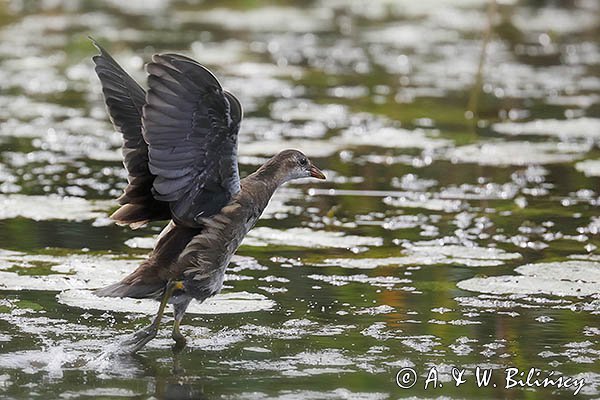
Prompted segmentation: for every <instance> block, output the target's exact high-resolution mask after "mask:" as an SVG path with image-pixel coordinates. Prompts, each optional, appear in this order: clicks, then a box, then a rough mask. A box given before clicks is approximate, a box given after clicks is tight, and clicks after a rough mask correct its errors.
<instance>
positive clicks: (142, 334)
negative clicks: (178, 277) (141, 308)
mask: <svg viewBox="0 0 600 400" xmlns="http://www.w3.org/2000/svg"><path fill="white" fill-rule="evenodd" d="M182 288H183V282H181V281H169V283H167V288H166V289H165V294H164V295H163V297H162V299H161V301H160V306H159V307H158V312H157V313H156V317H154V320H153V321H152V323H151V324H150V325H148V326H147V327H145V328H142V329H140V330H139V331H137V332H135V333H133V334H132V335H131V337H129V338H127V339H126V340H124V341H123V342H121V347H122V348H123V349H125V350H127V351H130V352H132V353H135V352H136V351H138V350H140V349H141V348H142V347H144V345H146V343H148V342H149V341H151V340H152V339H154V338H155V337H156V334H157V332H158V327H159V325H160V321H161V320H162V317H163V314H164V312H165V307H166V306H167V304H168V303H169V299H170V298H171V296H172V295H173V292H174V291H175V290H178V289H182ZM174 332H175V331H174ZM177 332H179V326H177ZM173 334H175V333H173ZM179 335H181V333H179ZM173 338H174V339H175V336H173ZM182 338H183V336H182ZM175 340H176V341H177V339H175ZM183 340H184V345H185V339H183Z"/></svg>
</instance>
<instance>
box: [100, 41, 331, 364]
mask: <svg viewBox="0 0 600 400" xmlns="http://www.w3.org/2000/svg"><path fill="white" fill-rule="evenodd" d="M90 40H91V41H92V43H93V45H94V46H95V47H96V48H97V50H98V51H99V54H97V55H95V56H94V57H92V60H93V62H94V64H95V67H94V69H95V72H96V74H97V76H98V78H99V80H100V83H101V86H102V93H103V95H104V100H105V104H106V108H107V111H108V114H109V117H110V120H111V122H112V123H113V126H114V128H115V129H116V130H117V131H118V132H120V133H121V134H122V136H123V145H122V154H123V165H124V167H125V169H126V171H127V175H128V176H127V186H126V187H125V189H124V191H123V194H122V195H121V196H120V197H119V198H118V199H117V201H118V203H119V205H120V207H119V208H118V209H117V210H116V211H115V212H114V213H113V214H112V215H111V216H110V218H111V219H112V220H114V221H115V222H116V223H117V224H119V225H123V226H129V227H130V228H132V229H137V228H140V227H142V226H144V225H146V224H148V223H149V222H154V221H168V223H167V224H166V226H165V228H164V229H163V230H162V231H161V233H160V234H159V236H158V239H157V241H156V244H155V246H154V248H153V250H152V251H151V253H150V254H149V256H148V257H147V258H146V259H145V260H144V261H142V262H141V264H140V265H139V266H138V267H137V269H135V270H134V271H133V272H132V273H131V274H129V275H127V276H126V277H125V278H123V279H122V280H121V281H119V282H117V283H115V284H112V285H109V286H106V287H103V288H100V289H96V290H95V291H94V293H95V294H96V295H97V296H106V297H130V298H136V299H142V298H150V299H155V300H159V301H160V305H159V307H158V312H157V313H156V316H155V317H154V319H153V320H152V322H151V324H150V325H148V326H146V327H144V328H142V329H140V330H138V331H136V332H134V333H133V334H132V335H130V336H129V337H128V338H127V339H125V340H123V341H122V343H121V347H122V348H123V349H125V350H127V351H130V352H137V351H138V350H140V349H142V348H143V347H144V346H145V345H146V344H147V343H148V342H149V341H150V340H152V339H153V338H154V337H156V335H157V333H158V329H159V326H160V323H161V320H162V317H163V314H164V312H165V308H166V307H167V305H168V304H171V305H172V306H173V317H174V322H173V329H172V334H171V336H172V338H173V340H174V341H175V343H174V346H173V347H174V349H182V348H184V347H185V346H186V338H185V337H184V336H183V335H182V333H181V331H180V324H181V321H182V319H183V317H184V314H185V312H186V309H187V307H188V305H189V304H190V302H191V301H192V300H196V301H199V302H203V301H204V300H206V299H207V298H209V297H211V296H214V295H216V294H217V293H219V292H220V290H221V288H222V287H223V280H224V275H225V270H226V268H227V266H228V264H229V262H230V260H231V258H232V256H233V254H234V253H235V252H236V251H237V249H238V247H239V246H240V244H241V243H242V240H243V239H244V237H245V236H246V234H247V233H248V231H249V230H250V229H252V228H253V227H254V225H255V224H256V222H257V221H258V219H259V217H260V216H261V214H262V212H263V211H264V209H265V208H266V206H267V204H268V203H269V200H270V198H271V196H272V195H273V194H274V192H275V191H276V190H277V188H278V187H279V186H281V185H282V184H284V183H285V182H287V181H290V180H293V179H298V178H306V177H313V178H317V179H326V178H325V175H324V174H323V172H322V171H321V170H320V169H319V168H318V167H317V166H315V165H314V164H313V163H312V162H311V161H310V160H309V159H308V157H307V156H306V155H304V154H303V153H302V152H301V151H299V150H295V149H287V150H283V151H281V152H279V153H277V154H276V155H275V156H273V157H272V158H270V159H269V160H268V161H267V162H265V163H264V164H263V165H262V166H260V168H258V169H257V170H256V171H255V172H254V173H252V174H250V175H248V176H246V177H244V178H243V179H240V175H239V167H238V162H237V147H238V132H239V128H240V124H241V122H242V117H243V111H242V106H241V104H240V102H239V100H238V99H237V98H236V97H235V96H234V95H233V94H231V93H230V92H228V91H226V90H224V89H223V88H222V86H221V84H220V83H219V81H218V80H217V78H216V76H215V75H214V74H213V73H212V72H211V71H210V70H209V69H208V68H206V67H205V66H203V65H201V64H200V63H198V62H197V61H195V60H193V59H191V58H189V57H186V56H183V55H180V54H174V53H164V54H155V55H153V56H152V61H151V62H149V63H147V64H146V67H145V70H146V72H147V74H148V76H147V84H148V89H147V90H145V89H143V88H142V87H141V86H140V85H139V84H138V83H137V82H136V81H135V80H134V79H133V78H132V77H131V76H130V75H129V74H128V73H127V72H126V71H125V70H124V69H123V68H122V67H121V66H120V65H119V64H118V63H117V62H116V61H115V59H114V58H113V57H112V56H111V55H110V54H109V53H108V52H107V51H106V50H105V49H104V48H103V47H102V46H101V45H100V44H99V43H98V42H97V41H96V40H94V39H93V38H91V37H90Z"/></svg>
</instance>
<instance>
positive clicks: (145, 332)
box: [119, 324, 158, 353]
mask: <svg viewBox="0 0 600 400" xmlns="http://www.w3.org/2000/svg"><path fill="white" fill-rule="evenodd" d="M157 333H158V326H157V325H155V324H150V325H148V326H147V327H145V328H142V329H140V330H139V331H137V332H134V333H132V334H131V335H130V336H128V337H126V338H125V339H124V340H122V341H121V342H120V343H119V347H120V348H121V350H122V351H124V352H128V353H135V352H137V351H138V350H140V349H141V348H142V347H144V346H145V345H146V343H148V342H149V341H151V340H152V339H154V338H155V337H156V334H157Z"/></svg>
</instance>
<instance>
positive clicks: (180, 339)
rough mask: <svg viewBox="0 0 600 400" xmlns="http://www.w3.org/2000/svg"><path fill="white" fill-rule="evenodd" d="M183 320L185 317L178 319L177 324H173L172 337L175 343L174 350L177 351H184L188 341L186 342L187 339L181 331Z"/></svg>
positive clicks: (176, 319)
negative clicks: (180, 326)
mask: <svg viewBox="0 0 600 400" xmlns="http://www.w3.org/2000/svg"><path fill="white" fill-rule="evenodd" d="M182 318H183V315H181V317H180V318H177V317H176V318H175V322H173V333H172V334H171V337H173V340H174V341H175V344H174V345H173V349H174V350H176V351H179V350H182V349H183V348H184V347H185V344H186V343H187V340H185V337H184V336H183V335H182V334H181V332H180V331H179V324H180V323H181V319H182Z"/></svg>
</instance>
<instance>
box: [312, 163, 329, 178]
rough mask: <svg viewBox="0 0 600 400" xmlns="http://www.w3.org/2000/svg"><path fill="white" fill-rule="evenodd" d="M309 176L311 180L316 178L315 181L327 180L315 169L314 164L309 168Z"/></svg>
mask: <svg viewBox="0 0 600 400" xmlns="http://www.w3.org/2000/svg"><path fill="white" fill-rule="evenodd" d="M310 176H312V177H313V178H317V179H327V178H326V177H325V174H324V173H323V172H321V170H320V169H319V168H317V167H315V165H314V164H312V165H311V166H310Z"/></svg>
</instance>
